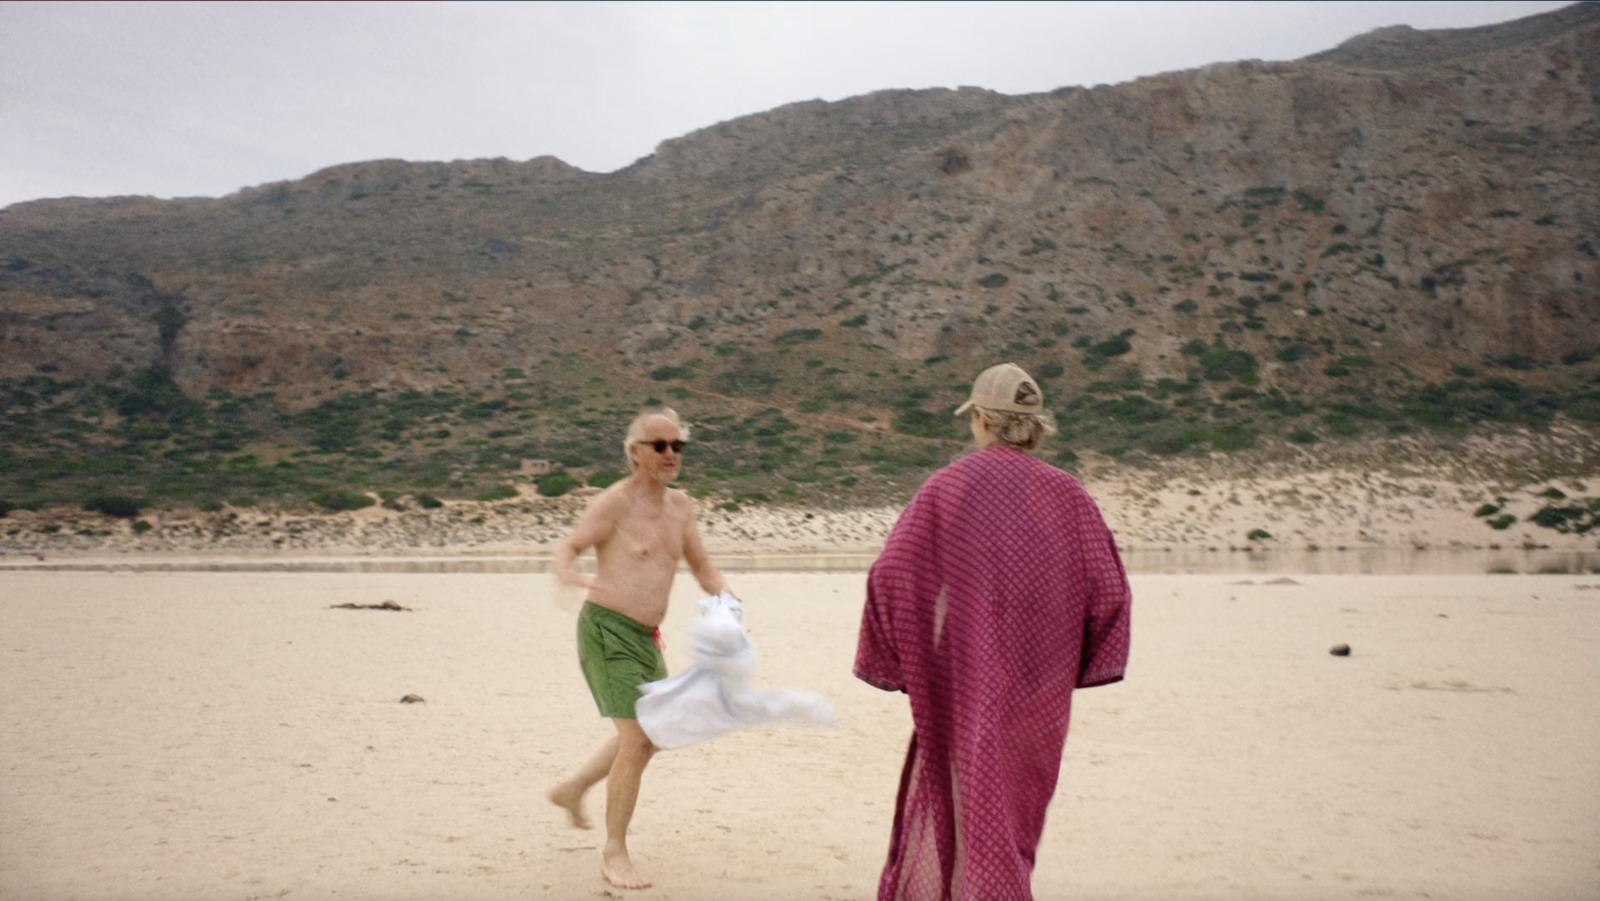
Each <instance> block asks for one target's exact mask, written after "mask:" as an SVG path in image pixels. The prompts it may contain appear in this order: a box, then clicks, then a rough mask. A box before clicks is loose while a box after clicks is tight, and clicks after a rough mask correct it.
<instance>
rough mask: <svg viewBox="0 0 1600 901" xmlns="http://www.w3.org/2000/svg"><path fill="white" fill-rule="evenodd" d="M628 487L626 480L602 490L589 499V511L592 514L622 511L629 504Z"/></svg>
mask: <svg viewBox="0 0 1600 901" xmlns="http://www.w3.org/2000/svg"><path fill="white" fill-rule="evenodd" d="M628 486H629V481H628V479H626V478H622V479H618V480H617V481H615V482H612V483H611V484H610V485H607V486H606V487H605V488H603V489H601V491H600V493H599V494H596V495H595V496H594V497H591V498H589V506H588V510H589V511H590V512H592V513H605V512H607V511H611V510H619V509H621V508H622V507H624V506H626V504H627V497H626V493H627V491H628Z"/></svg>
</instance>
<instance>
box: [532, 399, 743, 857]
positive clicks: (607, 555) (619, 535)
mask: <svg viewBox="0 0 1600 901" xmlns="http://www.w3.org/2000/svg"><path fill="white" fill-rule="evenodd" d="M688 437H689V429H688V427H687V426H686V425H685V424H684V423H683V422H681V421H680V420H679V418H678V414H677V413H676V412H674V411H673V410H671V409H666V408H663V409H661V410H654V411H647V412H645V413H641V414H639V416H637V417H636V418H635V419H634V420H633V422H631V423H629V425H628V431H627V437H626V439H625V440H624V442H623V453H624V454H626V455H627V459H628V467H629V469H630V470H631V474H630V475H629V476H628V477H627V478H625V479H622V480H621V481H619V482H617V483H616V484H614V485H612V486H610V487H609V488H607V489H606V490H605V491H602V492H601V493H600V494H599V495H597V496H596V497H595V498H594V500H593V501H592V502H591V503H590V504H589V507H588V509H587V510H585V511H584V513H583V515H582V516H581V517H580V518H579V519H578V523H577V525H576V526H575V527H574V528H573V530H572V534H571V535H570V536H568V538H567V539H566V540H565V541H564V542H562V543H561V544H560V545H559V546H557V548H556V551H555V557H554V569H555V574H556V577H557V578H558V579H559V580H560V581H561V582H562V583H563V584H566V585H571V586H576V587H579V588H585V589H587V590H588V600H587V601H586V602H585V603H584V605H583V609H582V610H581V611H580V613H579V615H578V659H579V662H580V663H581V664H582V667H583V676H584V679H585V680H586V681H587V682H588V683H589V691H590V692H591V693H592V694H593V695H594V700H595V704H596V706H598V707H599V709H600V715H601V716H603V717H607V718H609V719H610V720H611V723H612V725H613V726H614V727H615V728H616V732H617V734H616V735H614V736H612V737H611V738H609V739H607V740H606V742H605V743H604V744H602V745H601V746H600V748H599V749H598V750H597V751H595V753H594V754H593V756H591V757H590V758H589V759H588V761H586V762H585V763H584V764H583V765H582V766H581V767H579V769H578V771H577V772H576V773H574V774H573V775H572V777H571V778H569V779H567V780H566V781H564V782H561V783H559V784H557V785H556V786H555V787H553V788H551V789H550V791H549V798H550V801H551V802H552V803H554V804H555V805H557V806H559V807H562V808H564V809H565V810H566V811H567V815H568V818H569V819H570V821H571V822H572V824H573V825H574V826H577V827H579V828H584V829H587V828H588V827H589V823H588V820H587V818H586V817H585V815H584V810H583V799H584V795H585V794H586V793H587V792H588V791H589V789H590V788H591V787H593V786H594V785H595V783H597V782H599V781H601V780H602V779H604V780H606V813H605V825H606V844H605V849H604V851H603V852H602V855H601V867H600V870H601V873H602V874H603V875H604V876H605V878H606V881H607V882H609V883H611V884H612V885H614V886H617V887H619V888H645V887H646V886H648V885H650V881H649V880H648V879H646V878H644V877H643V876H641V875H640V874H639V871H638V868H637V867H635V866H634V863H633V859H632V858H631V857H630V856H629V854H628V824H629V822H630V821H631V820H632V819H633V810H634V805H635V803H636V802H637V801H638V798H639V784H640V780H641V777H642V776H643V775H644V769H645V766H646V765H647V764H648V763H649V762H650V758H651V757H652V755H654V754H655V751H656V749H655V746H654V745H652V744H651V742H650V739H649V738H648V737H646V736H645V734H644V731H643V730H642V729H640V728H639V723H638V720H637V717H636V716H635V713H634V704H635V702H636V701H638V699H639V685H640V684H641V683H644V682H653V681H656V680H658V679H663V678H665V677H666V675H667V668H666V662H665V661H664V660H663V659H662V656H661V648H660V631H659V629H658V627H659V626H660V624H661V621H662V619H664V618H665V617H666V615H667V600H668V594H669V593H670V591H671V589H672V579H673V576H674V575H675V574H676V573H677V570H678V561H679V560H684V561H687V562H688V564H689V571H690V572H691V573H693V574H694V577H695V580H696V581H698V582H699V583H700V587H701V588H702V589H703V590H705V591H706V592H707V593H708V594H712V595H715V594H720V593H721V592H723V591H726V590H727V587H728V586H727V583H726V581H725V580H724V579H723V577H722V574H721V573H720V572H718V571H717V568H716V566H714V565H713V564H712V562H711V558H710V557H708V556H707V555H706V551H705V546H704V544H703V543H702V542H701V540H700V533H699V531H698V529H696V527H695V522H694V508H693V504H692V502H691V501H690V500H689V497H688V495H686V494H684V493H683V492H682V491H679V490H677V489H674V488H669V487H668V485H669V483H671V481H672V480H673V479H674V478H676V477H677V475H678V470H679V468H680V466H681V465H682V462H683V451H684V448H685V446H686V444H687V440H688ZM591 547H592V548H594V551H595V565H596V574H595V575H593V576H589V575H585V574H582V573H579V572H577V571H576V570H575V569H574V568H573V564H574V562H575V561H576V560H577V558H578V556H579V555H580V554H582V553H583V552H584V551H586V550H588V549H589V548H591Z"/></svg>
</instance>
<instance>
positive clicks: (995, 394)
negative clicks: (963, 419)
mask: <svg viewBox="0 0 1600 901" xmlns="http://www.w3.org/2000/svg"><path fill="white" fill-rule="evenodd" d="M973 407H982V408H984V409H985V410H1001V411H1004V412H1007V413H1043V412H1044V392H1042V391H1040V390H1039V383H1038V382H1036V381H1034V380H1033V376H1031V375H1028V373H1027V372H1025V371H1024V370H1023V368H1022V367H1021V366H1018V365H1017V364H1015V363H1001V364H1000V365H999V366H990V367H989V368H988V369H985V370H984V371H982V372H980V373H978V378H977V380H976V381H974V382H973V383H972V395H971V396H970V397H969V398H967V402H966V403H964V404H962V405H961V406H959V407H957V408H956V415H957V416H961V415H963V414H965V413H966V412H967V411H968V410H970V409H972V408H973Z"/></svg>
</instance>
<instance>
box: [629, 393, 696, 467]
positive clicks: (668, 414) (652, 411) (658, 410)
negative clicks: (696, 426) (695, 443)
mask: <svg viewBox="0 0 1600 901" xmlns="http://www.w3.org/2000/svg"><path fill="white" fill-rule="evenodd" d="M657 416H659V417H661V418H662V419H665V420H666V421H668V422H670V423H672V425H673V427H674V428H676V429H677V430H678V437H679V438H680V439H682V440H684V441H688V440H689V432H690V427H689V424H688V423H687V422H684V421H683V420H682V419H681V418H679V416H678V411H677V410H674V409H672V408H671V407H649V408H646V409H643V410H640V411H639V415H638V416H635V417H633V421H632V422H630V423H628V431H627V432H626V433H625V434H624V435H623V437H622V459H624V460H627V461H628V471H629V472H632V471H633V454H632V453H630V452H629V451H628V449H629V448H631V447H633V443H634V442H635V441H639V440H641V439H642V438H643V437H644V424H645V421H646V420H648V419H652V418H654V417H657Z"/></svg>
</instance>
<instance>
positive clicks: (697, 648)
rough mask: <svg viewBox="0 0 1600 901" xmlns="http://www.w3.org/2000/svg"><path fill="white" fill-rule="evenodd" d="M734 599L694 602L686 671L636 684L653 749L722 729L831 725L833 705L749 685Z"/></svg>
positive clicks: (642, 723) (748, 661) (751, 659)
mask: <svg viewBox="0 0 1600 901" xmlns="http://www.w3.org/2000/svg"><path fill="white" fill-rule="evenodd" d="M743 617H744V611H743V607H742V606H741V605H740V603H739V599H738V598H735V597H734V596H733V595H731V594H728V593H727V592H723V593H722V594H719V595H717V596H716V597H709V598H702V599H701V601H700V618H699V619H698V620H696V621H695V625H694V637H693V639H692V640H691V642H690V648H691V650H692V652H693V654H694V666H691V667H689V668H688V669H686V670H684V671H683V672H681V673H679V674H677V675H676V676H669V677H668V678H665V679H662V680H660V681H658V682H646V683H644V684H643V685H641V686H639V691H640V695H641V696H640V698H639V703H638V704H636V705H635V710H636V711H637V714H638V717H639V727H640V728H641V729H643V730H644V734H645V735H647V736H649V738H650V741H651V742H652V743H653V744H654V745H655V746H656V747H658V748H662V749H667V748H681V747H684V746H686V745H692V744H694V743H696V742H701V741H705V740H706V739H708V738H715V737H716V736H718V735H721V734H722V733H724V732H728V731H730V730H733V729H738V728H741V727H748V726H765V725H769V724H772V723H799V724H802V725H812V726H831V725H833V722H834V720H833V708H832V707H831V706H829V704H828V702H827V700H826V699H824V698H823V697H822V696H821V695H819V694H816V693H815V692H809V691H762V690H760V689H755V688H751V687H750V685H749V682H750V676H751V673H752V672H754V670H755V664H756V652H755V649H754V648H752V647H751V646H750V637H749V636H748V635H746V634H745V631H744V626H743V625H741V624H740V623H741V620H742V619H743Z"/></svg>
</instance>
